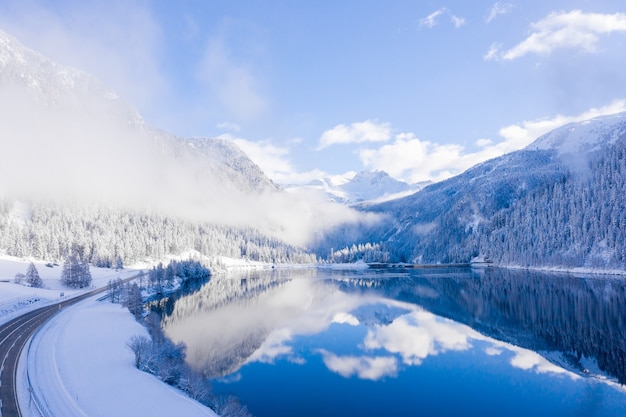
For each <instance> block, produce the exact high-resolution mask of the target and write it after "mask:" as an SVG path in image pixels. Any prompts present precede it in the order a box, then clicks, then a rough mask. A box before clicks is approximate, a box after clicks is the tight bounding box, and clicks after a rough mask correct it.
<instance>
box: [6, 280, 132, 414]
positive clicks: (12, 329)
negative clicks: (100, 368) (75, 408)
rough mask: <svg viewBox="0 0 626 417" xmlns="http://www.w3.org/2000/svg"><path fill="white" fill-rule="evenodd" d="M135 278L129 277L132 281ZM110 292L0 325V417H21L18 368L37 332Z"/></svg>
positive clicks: (35, 311) (98, 291)
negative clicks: (56, 317)
mask: <svg viewBox="0 0 626 417" xmlns="http://www.w3.org/2000/svg"><path fill="white" fill-rule="evenodd" d="M133 278H135V277H131V278H127V279H125V280H124V281H129V280H131V279H133ZM106 290H107V287H103V288H98V289H96V290H93V291H90V292H87V293H85V294H82V295H79V296H77V297H74V298H70V299H67V300H64V301H61V302H59V303H56V304H53V305H49V306H46V307H41V308H38V309H36V310H33V311H30V312H28V313H25V314H23V315H21V316H19V317H16V318H14V319H13V320H11V321H9V322H7V323H5V324H4V325H2V326H0V417H22V414H21V412H20V408H19V403H18V396H17V395H18V393H17V369H18V366H17V364H18V360H19V358H20V354H21V353H22V350H23V349H24V347H25V346H26V344H27V343H28V341H29V340H30V338H31V337H32V335H33V334H34V333H35V332H36V331H37V329H38V328H39V327H40V326H41V325H42V324H44V323H45V322H46V321H48V320H49V319H50V318H51V317H52V316H54V315H55V314H56V313H58V312H59V311H60V310H62V309H63V308H65V307H67V306H70V305H72V304H75V303H77V302H79V301H82V300H84V299H86V298H89V297H92V296H94V295H96V294H99V293H102V292H104V291H106Z"/></svg>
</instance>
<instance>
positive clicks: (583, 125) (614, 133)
mask: <svg viewBox="0 0 626 417" xmlns="http://www.w3.org/2000/svg"><path fill="white" fill-rule="evenodd" d="M624 133H626V113H618V114H611V115H607V116H600V117H596V118H594V119H591V120H586V121H583V122H577V123H569V124H567V125H565V126H562V127H559V128H557V129H555V130H553V131H551V132H549V133H546V134H545V135H543V136H541V137H539V138H538V139H537V140H536V141H534V142H533V143H531V144H530V145H528V146H527V147H526V149H527V150H556V151H557V153H558V154H559V155H566V154H577V153H589V152H592V151H595V150H599V149H601V148H602V147H606V146H609V145H612V144H614V143H615V141H616V140H617V139H619V138H620V137H621V136H622V135H624Z"/></svg>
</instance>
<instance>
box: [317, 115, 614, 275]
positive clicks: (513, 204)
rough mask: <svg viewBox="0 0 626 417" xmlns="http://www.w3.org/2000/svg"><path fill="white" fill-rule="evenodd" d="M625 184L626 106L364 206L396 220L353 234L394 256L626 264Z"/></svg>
mask: <svg viewBox="0 0 626 417" xmlns="http://www.w3.org/2000/svg"><path fill="white" fill-rule="evenodd" d="M624 190H626V114H623V113H622V114H616V115H612V116H603V117H599V118H596V119H592V120H588V121H585V122H581V123H573V124H569V125H567V126H564V127H561V128H559V129H556V130H555V131H553V132H550V133H548V134H546V135H544V136H542V137H540V138H538V139H537V140H536V141H535V142H534V143H532V144H531V145H529V146H528V147H527V148H526V149H523V150H520V151H516V152H512V153H509V154H506V155H503V156H502V157H499V158H495V159H492V160H490V161H486V162H484V163H482V164H479V165H477V166H475V167H473V168H470V169H468V170H467V171H466V172H464V173H462V174H461V175H458V176H456V177H453V178H450V179H448V180H446V181H442V182H440V183H436V184H433V185H430V186H428V187H426V188H424V189H423V190H422V191H420V192H418V193H416V194H413V195H411V196H409V197H405V198H401V199H397V200H393V201H389V202H384V203H380V204H363V205H361V206H360V209H361V210H363V211H364V212H370V213H377V214H380V215H383V216H386V219H387V220H386V223H384V224H383V225H377V226H375V227H370V228H368V229H361V230H359V231H357V230H354V229H350V228H347V229H346V230H345V231H344V233H352V234H354V235H358V237H356V238H355V239H356V240H357V242H359V241H360V243H365V242H371V243H377V244H376V245H375V246H371V247H372V248H373V249H372V250H375V251H376V252H377V253H380V254H382V253H384V254H386V256H387V257H389V258H390V259H391V260H394V261H403V262H418V263H450V262H453V263H454V262H470V261H471V260H472V259H474V258H478V259H487V260H491V261H493V262H495V263H496V264H500V265H509V266H522V267H542V268H551V267H555V268H567V269H571V268H592V269H601V270H623V269H624V266H625V265H626V252H625V249H624V242H625V239H626V235H625V233H626V228H625V227H624V225H626V194H625V193H624ZM331 242H332V239H331ZM331 244H332V243H329V244H328V246H330V245H331ZM335 248H337V246H335ZM325 249H327V248H325ZM357 249H358V246H357ZM353 252H354V253H355V254H354V256H353V258H355V257H356V258H358V257H359V256H360V255H358V253H357V252H358V250H357V251H353Z"/></svg>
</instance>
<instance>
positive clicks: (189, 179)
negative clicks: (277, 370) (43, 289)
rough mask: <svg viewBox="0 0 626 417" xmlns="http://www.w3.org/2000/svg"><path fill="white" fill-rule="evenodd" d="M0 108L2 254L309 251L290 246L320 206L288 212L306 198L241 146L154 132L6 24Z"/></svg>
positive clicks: (261, 255)
mask: <svg viewBox="0 0 626 417" xmlns="http://www.w3.org/2000/svg"><path fill="white" fill-rule="evenodd" d="M0 114H2V117H1V118H0V138H1V139H0V140H1V141H2V155H1V157H2V162H1V163H0V253H7V254H12V255H16V256H29V257H35V258H38V259H50V260H52V259H55V260H60V259H62V258H63V256H65V255H66V254H67V252H68V251H69V250H71V248H72V246H74V245H78V247H82V248H83V249H84V251H85V253H86V254H87V255H86V256H87V257H88V260H89V261H91V262H94V263H98V264H100V265H107V264H110V262H111V260H114V259H116V258H117V257H118V256H121V257H123V258H124V261H125V262H126V261H136V260H141V259H146V258H152V259H160V258H161V257H163V256H167V255H170V254H178V253H183V252H187V253H188V252H189V251H192V252H193V251H196V252H199V253H201V254H205V255H209V256H216V255H222V256H229V257H234V258H238V257H245V258H247V259H250V260H263V261H265V262H292V261H297V262H302V261H307V260H309V261H310V260H311V259H312V257H311V256H308V255H307V254H306V253H305V252H304V251H303V250H302V249H299V248H296V247H294V246H293V245H298V246H299V245H301V244H302V242H303V241H305V239H306V238H307V237H308V235H307V233H308V229H307V228H308V227H310V222H311V221H313V220H312V217H313V216H312V215H311V212H313V210H303V212H304V213H306V215H307V216H308V217H306V216H305V218H304V219H302V218H298V217H297V215H298V213H289V215H286V214H284V213H283V211H288V210H291V208H290V207H289V205H290V204H291V205H292V206H293V205H295V204H301V205H302V206H304V203H302V202H299V201H296V199H295V198H294V196H292V195H290V194H288V193H285V192H283V191H282V190H280V189H279V188H278V187H277V186H276V185H275V184H273V183H272V181H271V180H270V179H269V178H267V176H265V174H264V173H263V172H262V171H261V169H260V168H259V167H258V166H257V165H256V164H254V163H253V162H252V161H251V160H250V159H249V158H248V157H247V155H246V154H245V153H244V152H242V151H241V150H240V149H239V148H238V147H237V146H236V145H235V144H234V143H232V142H229V141H226V140H220V139H210V138H181V137H177V136H175V135H172V134H169V133H167V132H163V131H161V130H158V129H155V128H153V127H151V126H149V125H147V124H146V123H145V121H144V120H143V119H142V117H141V116H140V115H139V113H138V112H137V110H135V109H134V108H133V107H132V106H131V105H129V104H128V103H126V102H125V101H124V100H123V99H121V98H120V97H119V96H118V95H117V94H115V93H114V92H112V91H111V90H110V89H108V88H107V87H105V86H104V85H103V84H102V83H101V82H100V81H98V80H97V79H96V78H94V77H92V76H91V75H89V74H87V73H85V72H83V71H80V70H77V69H73V68H67V67H64V66H62V65H59V64H57V63H55V62H54V61H52V60H50V59H49V58H47V57H45V56H43V55H41V54H39V53H37V52H35V51H32V50H30V49H29V48H27V47H25V46H24V45H22V44H20V43H19V42H18V41H17V40H16V39H15V38H13V37H11V36H9V35H7V34H6V33H4V32H0ZM304 207H306V206H304ZM17 208H23V209H20V210H18V209H17ZM307 209H308V207H307ZM291 211H292V212H293V210H291ZM16 213H23V214H24V215H19V216H17V215H16ZM290 222H293V223H294V224H296V225H298V227H295V228H294V227H293V226H292V224H291V223H290ZM52 229H54V230H52ZM131 230H132V232H131ZM294 236H295V237H294ZM286 240H290V242H289V243H286ZM155 242H158V243H157V244H155ZM294 255H295V257H294ZM300 255H303V257H301V256H300ZM296 258H298V260H296Z"/></svg>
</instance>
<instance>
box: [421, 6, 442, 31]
mask: <svg viewBox="0 0 626 417" xmlns="http://www.w3.org/2000/svg"><path fill="white" fill-rule="evenodd" d="M447 11H448V9H446V8H445V7H442V8H441V9H439V10H437V11H435V12H433V13H431V14H429V15H428V16H426V17H424V18H422V19H420V26H426V27H428V28H432V27H434V26H436V25H437V18H438V17H439V16H441V15H442V14H444V13H447Z"/></svg>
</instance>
